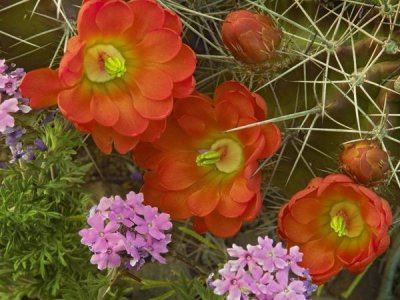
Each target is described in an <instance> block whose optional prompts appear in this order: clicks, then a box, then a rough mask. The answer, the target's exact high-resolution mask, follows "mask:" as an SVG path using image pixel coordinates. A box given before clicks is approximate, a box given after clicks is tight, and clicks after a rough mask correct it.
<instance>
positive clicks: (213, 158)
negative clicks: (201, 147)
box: [196, 150, 221, 166]
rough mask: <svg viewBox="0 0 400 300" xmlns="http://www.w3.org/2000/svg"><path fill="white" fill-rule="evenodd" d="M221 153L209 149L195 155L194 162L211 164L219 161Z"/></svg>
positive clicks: (202, 164) (203, 164) (200, 164)
mask: <svg viewBox="0 0 400 300" xmlns="http://www.w3.org/2000/svg"><path fill="white" fill-rule="evenodd" d="M220 158H221V153H220V152H218V151H214V150H210V151H207V152H204V153H201V154H199V155H197V157H196V164H197V165H198V166H211V165H214V164H216V163H217V162H219V160H220Z"/></svg>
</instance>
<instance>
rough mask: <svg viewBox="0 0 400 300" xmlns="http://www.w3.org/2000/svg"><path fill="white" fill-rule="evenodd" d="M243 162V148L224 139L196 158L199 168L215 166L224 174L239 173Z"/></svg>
mask: <svg viewBox="0 0 400 300" xmlns="http://www.w3.org/2000/svg"><path fill="white" fill-rule="evenodd" d="M242 162H243V150H242V146H241V145H240V144H239V143H238V142H237V141H235V140H233V139H231V138H222V139H219V140H217V141H216V142H215V143H214V144H212V145H211V147H210V150H208V151H206V152H202V153H200V154H199V155H198V156H197V157H196V164H197V165H198V166H203V167H204V166H215V167H216V168H217V170H219V171H220V172H223V173H232V172H235V171H237V170H238V169H239V168H240V166H241V165H242Z"/></svg>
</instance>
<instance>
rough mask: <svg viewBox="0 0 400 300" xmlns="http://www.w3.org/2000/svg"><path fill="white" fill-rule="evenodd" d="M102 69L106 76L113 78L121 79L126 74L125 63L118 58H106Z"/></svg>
mask: <svg viewBox="0 0 400 300" xmlns="http://www.w3.org/2000/svg"><path fill="white" fill-rule="evenodd" d="M104 67H105V69H106V72H107V74H108V75H110V76H113V77H118V78H119V77H122V76H124V74H125V72H126V67H125V62H124V61H123V60H121V59H119V58H118V57H109V58H107V59H106V60H105V63H104Z"/></svg>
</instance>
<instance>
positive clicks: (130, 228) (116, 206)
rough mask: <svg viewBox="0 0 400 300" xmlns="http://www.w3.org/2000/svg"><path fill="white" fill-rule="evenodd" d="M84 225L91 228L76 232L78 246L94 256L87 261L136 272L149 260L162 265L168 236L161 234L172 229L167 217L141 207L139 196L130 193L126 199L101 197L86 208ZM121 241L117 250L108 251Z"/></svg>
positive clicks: (153, 209) (105, 266) (168, 241)
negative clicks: (97, 201) (80, 245)
mask: <svg viewBox="0 0 400 300" xmlns="http://www.w3.org/2000/svg"><path fill="white" fill-rule="evenodd" d="M88 223H89V225H90V226H91V228H88V229H82V230H81V231H79V234H80V235H81V236H82V240H81V243H82V244H84V245H87V246H89V249H90V250H91V251H92V252H94V253H95V254H94V255H93V257H92V260H91V261H92V263H96V264H98V265H99V268H100V269H101V268H110V267H113V266H116V265H118V266H119V265H122V266H123V267H125V268H128V269H132V268H135V269H136V270H138V269H140V268H141V267H142V266H143V264H144V263H145V262H146V261H149V260H152V261H158V262H160V263H165V258H164V257H163V256H162V254H164V253H167V252H168V248H167V245H168V244H169V243H170V242H171V235H170V234H166V232H165V231H166V230H168V229H170V228H171V227H172V223H171V222H170V216H169V215H168V214H164V213H159V212H158V209H157V208H153V207H151V206H149V205H147V206H145V205H143V194H135V193H134V192H130V193H129V194H128V195H126V200H124V199H122V198H121V197H120V196H115V197H109V198H107V197H103V198H101V200H100V203H99V204H98V205H97V206H94V207H92V208H91V209H90V213H89V217H88ZM121 241H122V246H119V247H118V250H116V249H117V248H115V249H114V248H112V247H111V248H110V245H117V244H118V245H119V243H121Z"/></svg>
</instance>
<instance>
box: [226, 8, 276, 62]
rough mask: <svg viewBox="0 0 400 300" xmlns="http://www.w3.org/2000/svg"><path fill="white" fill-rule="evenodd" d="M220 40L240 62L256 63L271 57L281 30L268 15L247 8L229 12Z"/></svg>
mask: <svg viewBox="0 0 400 300" xmlns="http://www.w3.org/2000/svg"><path fill="white" fill-rule="evenodd" d="M221 34H222V40H223V41H224V44H225V46H226V47H227V48H228V49H229V51H230V52H231V53H232V55H233V56H234V57H235V58H236V59H237V60H240V61H241V62H244V63H247V64H257V63H262V62H265V61H267V60H269V59H271V58H273V57H274V56H275V55H276V53H275V49H276V48H278V47H279V45H280V43H281V39H282V32H281V31H280V29H279V28H277V27H276V25H275V24H274V22H273V20H272V19H271V18H270V17H269V16H264V15H261V14H258V13H256V12H252V11H248V10H238V11H234V12H231V13H230V14H229V15H228V16H227V17H226V18H225V21H224V23H223V25H222V32H221Z"/></svg>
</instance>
